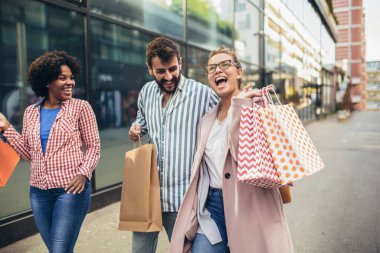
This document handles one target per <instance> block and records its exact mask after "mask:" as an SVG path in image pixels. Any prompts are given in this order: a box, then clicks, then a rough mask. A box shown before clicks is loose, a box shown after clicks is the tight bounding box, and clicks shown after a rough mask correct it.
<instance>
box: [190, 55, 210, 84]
mask: <svg viewBox="0 0 380 253" xmlns="http://www.w3.org/2000/svg"><path fill="white" fill-rule="evenodd" d="M209 53H210V52H209V51H204V50H200V49H197V48H194V47H189V53H188V56H187V62H188V77H189V78H191V79H194V80H196V81H198V82H201V83H204V84H208V81H207V73H206V71H205V69H204V66H206V65H207V60H208V55H209Z"/></svg>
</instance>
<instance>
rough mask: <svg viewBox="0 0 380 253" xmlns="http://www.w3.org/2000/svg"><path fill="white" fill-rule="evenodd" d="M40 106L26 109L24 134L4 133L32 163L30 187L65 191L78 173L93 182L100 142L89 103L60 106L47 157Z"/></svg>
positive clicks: (13, 130)
mask: <svg viewBox="0 0 380 253" xmlns="http://www.w3.org/2000/svg"><path fill="white" fill-rule="evenodd" d="M41 103H42V102H40V103H38V104H35V105H31V106H28V108H26V110H25V113H24V121H23V128H22V134H21V135H20V134H19V133H17V131H16V130H15V129H14V128H13V127H12V126H11V127H9V128H8V129H7V130H6V131H5V132H4V136H5V138H6V140H7V142H8V143H9V144H10V145H11V146H12V147H13V148H14V149H15V150H16V152H17V153H18V154H19V155H20V156H21V157H22V158H23V159H24V160H26V161H30V162H31V175H30V185H31V186H34V187H37V188H40V189H44V190H46V189H51V188H64V187H66V186H67V185H68V184H69V183H70V181H71V180H72V179H73V178H74V177H75V176H76V175H78V174H82V175H84V176H86V177H87V178H88V179H91V175H92V171H93V170H94V169H95V166H96V165H97V163H98V161H99V158H100V139H99V131H98V126H97V123H96V118H95V114H94V112H93V110H92V108H91V106H90V104H89V103H88V102H86V101H83V100H79V99H70V100H66V101H63V102H62V103H61V109H60V111H59V113H58V115H57V117H56V119H55V121H54V123H53V125H52V127H51V130H50V134H49V139H48V143H47V147H46V152H45V155H44V154H43V153H42V147H41V137H40V107H41ZM83 144H84V145H85V148H86V149H85V150H86V151H85V153H84V152H83V151H82V145H83Z"/></svg>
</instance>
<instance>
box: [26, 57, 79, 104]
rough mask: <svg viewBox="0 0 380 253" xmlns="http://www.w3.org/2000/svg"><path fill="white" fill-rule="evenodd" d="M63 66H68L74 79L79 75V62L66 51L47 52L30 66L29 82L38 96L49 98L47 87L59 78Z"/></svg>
mask: <svg viewBox="0 0 380 253" xmlns="http://www.w3.org/2000/svg"><path fill="white" fill-rule="evenodd" d="M62 65H67V66H68V67H69V68H70V70H71V72H72V73H73V75H74V77H77V76H78V75H79V73H80V63H79V61H78V60H77V59H76V58H75V57H73V56H71V55H69V54H67V53H66V52H65V51H50V52H46V53H44V54H43V55H41V56H39V57H38V58H37V59H35V60H34V61H33V62H32V63H31V64H30V65H29V68H28V81H29V83H30V85H31V87H32V90H33V91H34V93H35V94H36V95H37V96H39V97H47V95H48V94H49V92H48V88H47V85H48V84H49V83H51V82H52V81H54V80H56V79H57V78H58V76H59V75H60V74H61V66H62Z"/></svg>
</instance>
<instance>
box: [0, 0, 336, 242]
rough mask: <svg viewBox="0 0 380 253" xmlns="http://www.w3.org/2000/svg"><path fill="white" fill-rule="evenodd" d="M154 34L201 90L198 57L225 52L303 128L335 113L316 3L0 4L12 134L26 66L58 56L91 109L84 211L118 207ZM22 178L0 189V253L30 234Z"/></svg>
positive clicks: (21, 169) (112, 0)
mask: <svg viewBox="0 0 380 253" xmlns="http://www.w3.org/2000/svg"><path fill="white" fill-rule="evenodd" d="M159 35H164V36H167V37H169V38H171V39H173V40H175V41H176V42H177V43H178V45H179V46H180V50H181V53H182V57H183V65H184V66H183V68H182V70H183V73H184V75H186V76H188V77H189V78H193V79H196V80H198V81H201V82H204V83H206V80H207V78H206V73H205V72H204V71H203V68H202V66H203V65H205V64H206V60H207V56H208V53H209V51H210V50H212V49H215V48H216V47H218V46H220V45H225V46H228V47H232V48H234V49H235V50H236V52H237V53H238V56H239V58H240V59H241V61H242V64H243V67H244V69H245V79H244V82H255V84H256V87H262V86H264V85H266V84H269V83H274V84H275V85H276V89H277V93H278V94H279V95H280V97H281V100H282V101H283V102H286V103H292V104H293V105H294V107H295V108H296V110H297V112H298V113H299V116H300V118H301V119H302V121H303V122H304V123H307V122H309V121H312V120H314V119H316V117H318V110H319V113H322V112H323V113H328V112H331V111H333V110H335V95H334V92H335V86H334V84H335V81H334V78H335V77H334V63H335V40H336V39H335V38H336V25H335V23H334V22H333V21H332V17H331V12H330V10H329V9H328V6H327V4H326V2H325V1H323V0H314V1H307V0H283V1H274V0H271V1H269V0H268V1H264V0H230V1H225V0H141V1H136V0H107V1H104V0H28V1H25V0H0V57H1V59H2V61H1V62H0V72H1V75H0V90H1V92H0V111H1V112H2V113H4V114H5V115H6V116H7V117H8V119H9V120H10V121H11V123H12V124H13V125H14V126H15V127H16V128H17V129H18V130H21V126H22V114H23V111H24V109H25V108H26V106H28V105H29V104H31V103H34V102H36V101H37V100H38V98H36V97H35V96H34V95H33V92H32V91H31V89H30V87H29V86H28V84H27V81H26V71H27V66H28V65H29V64H30V63H31V62H32V60H33V59H35V58H36V57H37V56H39V55H41V54H42V53H43V52H45V51H47V50H65V51H67V52H68V53H69V54H72V55H75V56H76V57H77V58H78V59H79V60H80V61H81V63H82V67H83V68H82V73H81V75H80V76H79V77H78V78H77V83H76V88H75V92H74V96H75V97H77V98H82V99H86V100H88V101H89V102H90V104H91V105H92V107H93V109H94V111H95V114H96V117H97V120H98V124H99V130H100V136H101V144H102V156H101V159H100V162H99V165H98V167H97V169H96V171H95V172H94V178H93V180H92V192H93V197H92V200H93V201H92V208H97V207H100V206H103V205H105V204H107V203H110V202H112V201H117V200H118V199H120V187H121V180H122V176H123V163H124V161H123V158H124V154H125V152H126V151H127V150H130V149H131V148H132V143H131V142H130V141H129V139H128V129H129V127H130V125H131V123H132V122H133V121H134V120H135V117H136V111H137V97H138V94H139V91H140V89H141V88H142V86H143V85H144V83H145V82H147V81H149V80H151V77H150V76H149V74H148V71H147V68H146V65H145V47H146V45H147V43H148V42H149V41H150V40H152V39H153V38H154V37H156V36H159ZM29 174H30V173H29V165H28V164H27V163H25V162H21V163H20V164H19V166H18V167H17V168H16V170H15V172H14V174H13V175H12V177H11V179H10V181H9V182H8V185H7V186H6V187H4V188H2V189H0V202H1V205H0V234H1V238H0V247H2V246H4V245H7V244H9V243H11V242H13V241H15V240H17V239H18V238H21V237H23V236H26V235H29V234H32V233H35V231H36V230H35V226H34V223H33V219H32V216H31V211H30V205H29V199H28V195H29V184H28V181H29V179H28V178H29ZM20 227H22V228H23V229H20ZM21 230H22V231H23V232H20V231H21Z"/></svg>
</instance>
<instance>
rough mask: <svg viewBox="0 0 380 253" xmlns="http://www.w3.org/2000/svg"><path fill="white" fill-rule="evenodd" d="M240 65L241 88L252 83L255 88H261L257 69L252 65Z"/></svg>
mask: <svg viewBox="0 0 380 253" xmlns="http://www.w3.org/2000/svg"><path fill="white" fill-rule="evenodd" d="M241 64H242V67H243V70H244V75H243V84H242V86H243V87H244V86H245V85H247V84H248V83H253V84H254V87H255V88H261V87H262V78H261V77H260V70H259V68H258V67H257V66H255V65H253V64H247V63H244V62H241Z"/></svg>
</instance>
